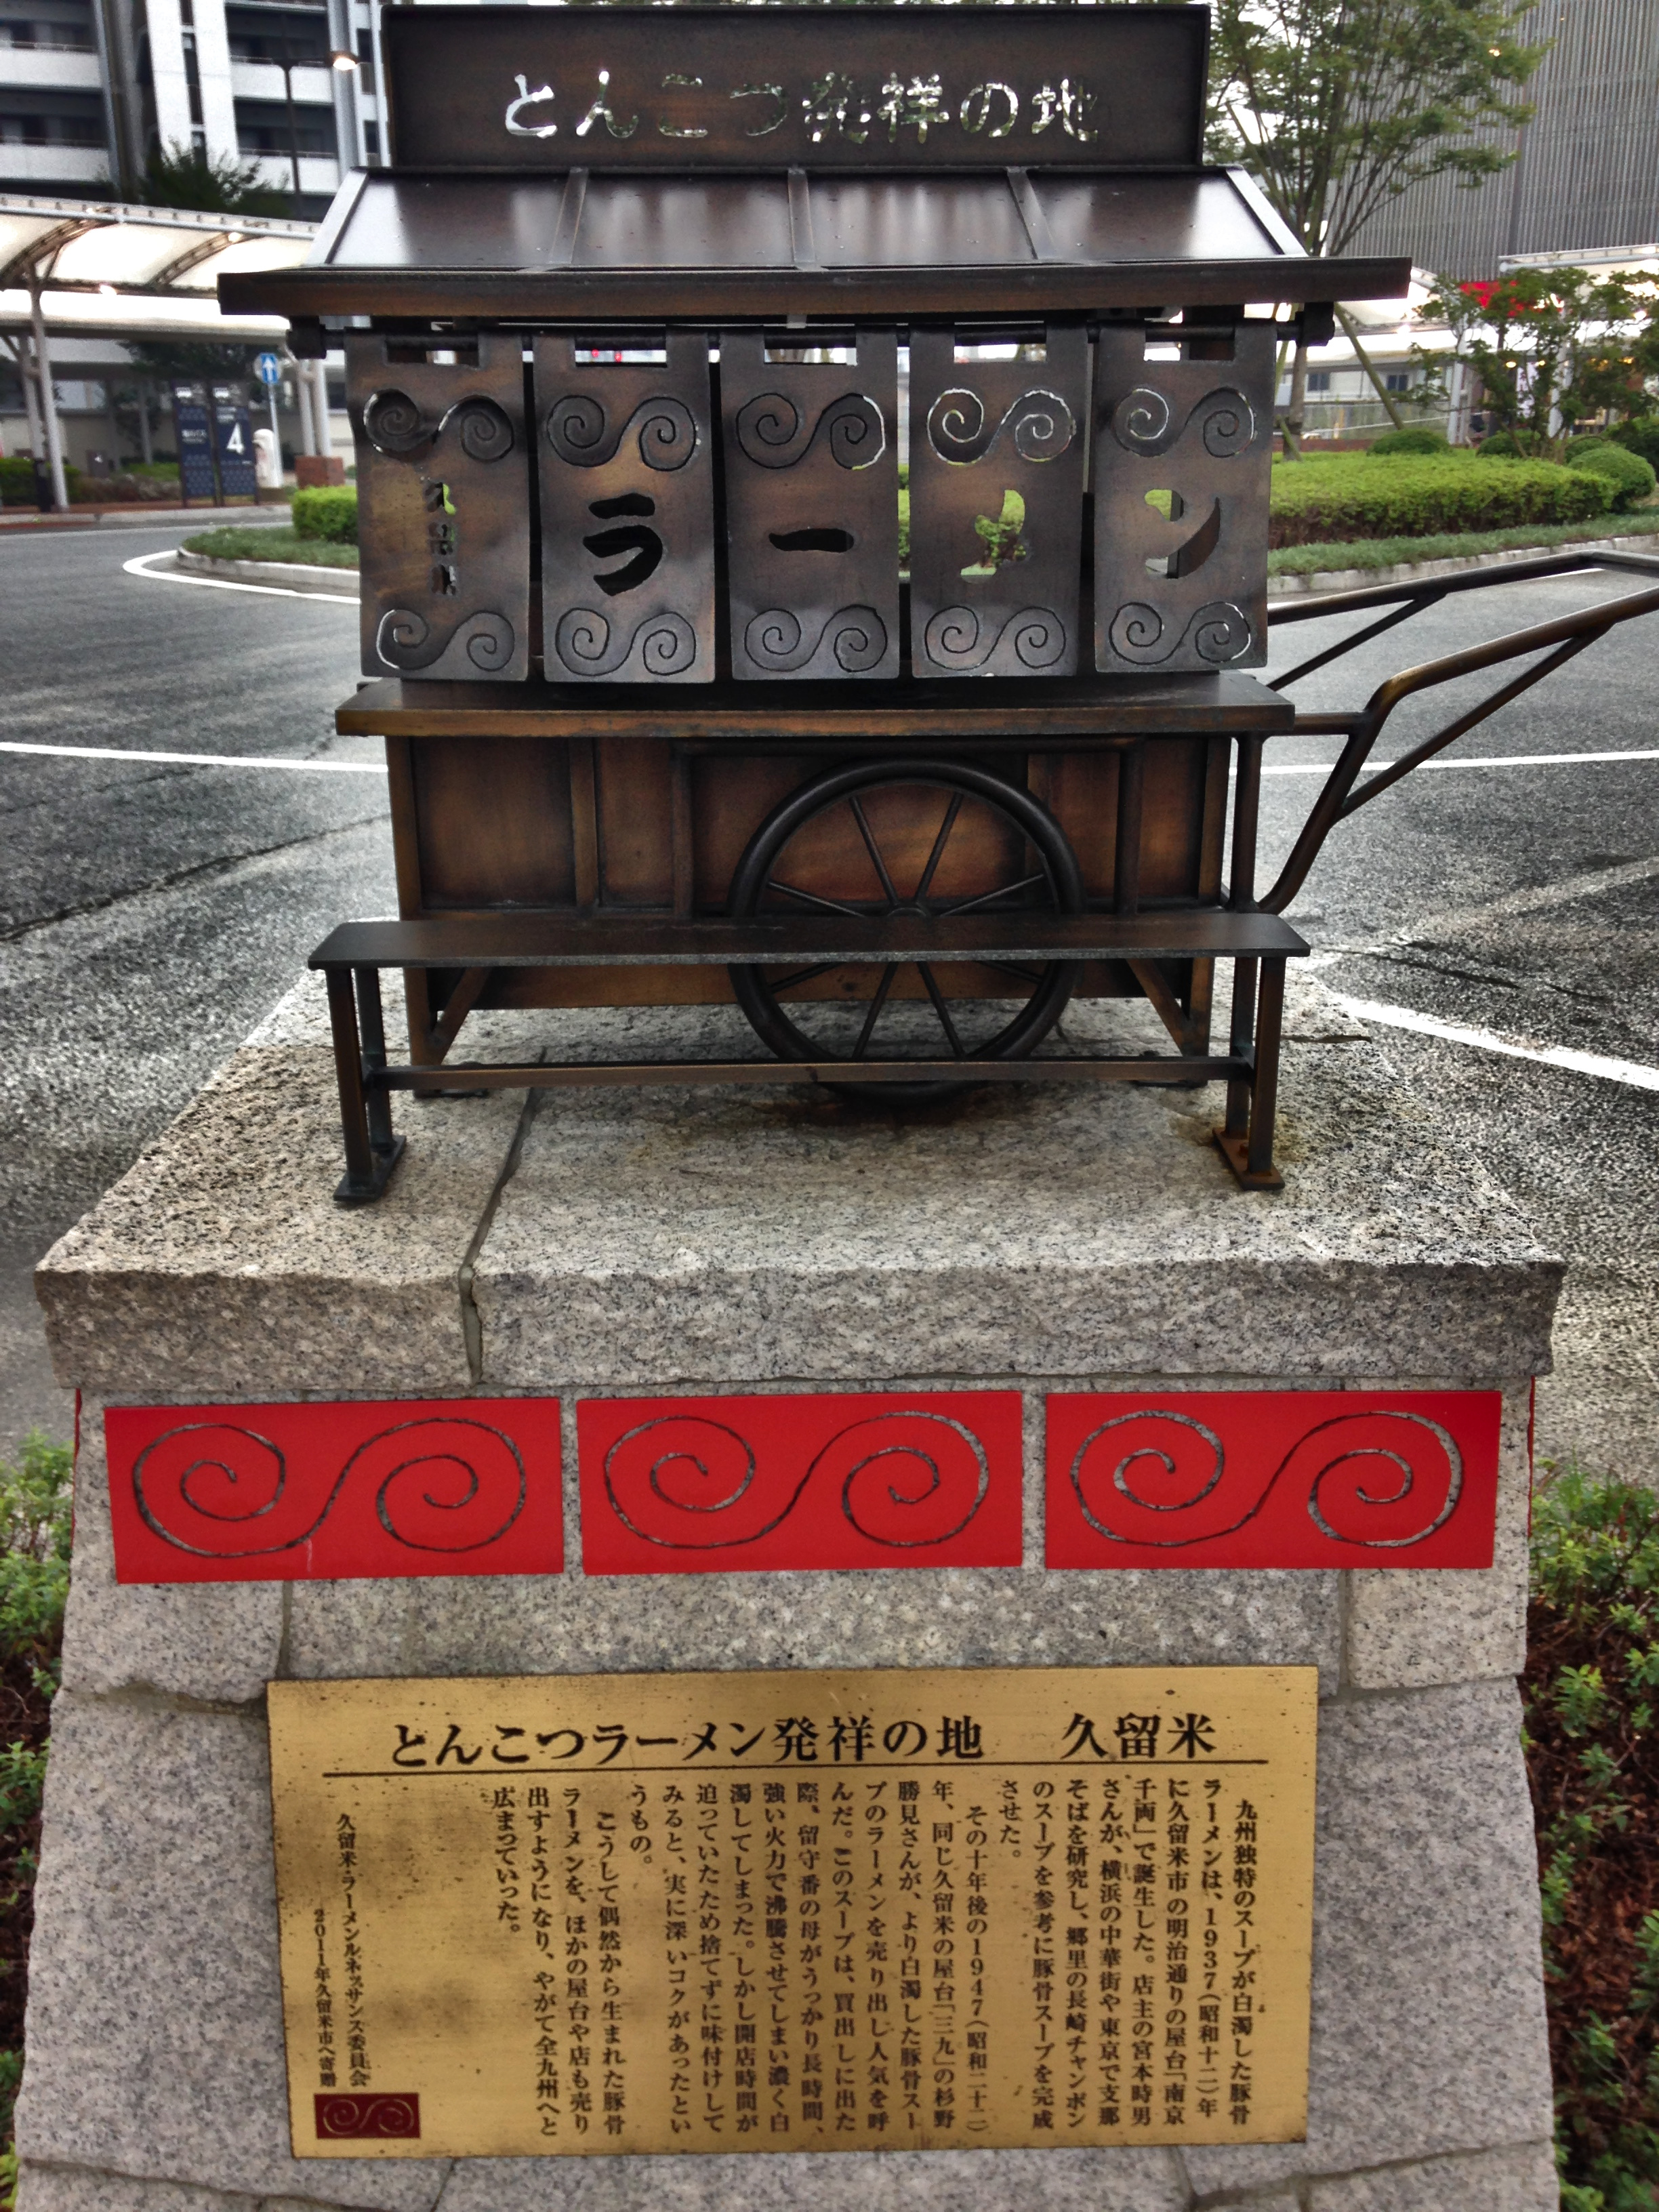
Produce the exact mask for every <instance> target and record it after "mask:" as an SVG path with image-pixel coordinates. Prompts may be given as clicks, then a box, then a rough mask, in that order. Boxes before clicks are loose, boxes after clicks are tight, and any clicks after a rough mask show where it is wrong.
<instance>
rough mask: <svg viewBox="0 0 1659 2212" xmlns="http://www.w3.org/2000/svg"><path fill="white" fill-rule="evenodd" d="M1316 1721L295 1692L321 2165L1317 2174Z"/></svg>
mask: <svg viewBox="0 0 1659 2212" xmlns="http://www.w3.org/2000/svg"><path fill="white" fill-rule="evenodd" d="M1316 1683H1317V1676H1316V1670H1315V1669H1314V1668H1156V1669H1154V1668H1144V1669H1135V1668H1052V1669H1050V1668H1030V1669H1011V1668H948V1669H939V1670H936V1671H931V1672H930V1671H927V1670H919V1669H900V1670H893V1671H890V1672H881V1673H855V1672H836V1673H775V1674H768V1673H753V1674H729V1673H728V1674H623V1675H601V1674H589V1675H554V1676H544V1677H539V1678H532V1677H526V1678H517V1679H512V1678H509V1679H501V1680H449V1681H334V1682H273V1683H272V1684H271V1685H270V1752H271V1782H272V1790H273V1797H274V1806H275V1825H276V1864H277V1887H278V1899H279V1905H280V1911H281V1921H282V1973H283V2010H284V2019H285V2023H286V2031H287V2042H288V2067H289V2097H290V2112H291V2121H292V2129H293V2143H294V2149H295V2155H296V2156H298V2157H301V2158H343V2157H344V2158H351V2157H358V2158H386V2157H417V2158H418V2157H469V2156H474V2157H477V2156H482V2157H520V2156H524V2155H526V2154H568V2153H574V2154H604V2153H616V2152H630V2151H631V2152H647V2153H662V2152H677V2153H681V2152H708V2151H768V2150H771V2151H788V2150H793V2151H800V2150H821V2151H833V2150H870V2149H910V2150H917V2149H924V2150H927V2149H932V2150H937V2149H959V2148H976V2147H977V2148H1009V2147H1019V2146H1024V2147H1054V2146H1062V2147H1063V2146H1070V2147H1073V2148H1079V2147H1085V2146H1097V2145H1102V2144H1110V2143H1127V2142H1139V2143H1218V2142H1290V2141H1295V2140H1297V2139H1299V2138H1300V2137H1301V2136H1303V2135H1304V2132H1305V2123H1306V2100H1307V2063H1308V2002H1309V1978H1310V1942H1311V1923H1312V1896H1313V1820H1314V1747H1315V1733H1316Z"/></svg>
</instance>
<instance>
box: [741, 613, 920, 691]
mask: <svg viewBox="0 0 1659 2212" xmlns="http://www.w3.org/2000/svg"><path fill="white" fill-rule="evenodd" d="M826 641H828V643H829V650H830V652H831V653H832V654H833V655H834V658H835V659H836V665H838V666H839V667H841V668H842V669H844V670H845V671H846V672H847V674H848V675H849V676H860V675H862V674H863V672H864V671H865V670H866V669H867V668H873V667H874V666H875V665H876V663H877V662H878V660H879V659H881V657H882V655H883V654H884V653H885V652H886V650H887V625H886V623H884V622H883V620H882V618H881V617H880V616H879V615H878V613H877V612H876V611H875V609H874V608H873V607H842V608H840V609H838V610H837V611H836V613H834V614H832V615H831V616H830V617H829V620H828V621H827V622H826V623H824V625H823V629H821V630H820V631H819V632H818V634H817V636H816V637H814V638H811V639H810V640H809V639H808V637H807V635H806V633H805V631H804V630H803V629H802V628H801V625H800V617H799V616H798V615H794V614H792V613H791V612H790V611H789V609H788V608H787V607H768V608H767V609H765V610H764V611H763V612H762V613H760V614H757V615H754V616H751V617H750V621H749V624H748V627H747V628H746V629H744V634H743V644H744V652H745V653H747V654H748V655H749V658H750V659H751V660H752V661H753V662H754V663H755V664H756V665H757V667H760V668H765V669H769V670H772V671H775V672H776V673H777V674H779V675H783V676H787V675H790V674H793V671H795V670H796V669H798V668H805V665H806V664H807V662H808V661H809V660H811V659H812V658H813V657H814V655H815V654H816V653H817V652H818V651H819V649H820V648H821V647H823V644H824V643H825V642H826Z"/></svg>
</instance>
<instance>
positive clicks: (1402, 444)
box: [1369, 422, 1451, 460]
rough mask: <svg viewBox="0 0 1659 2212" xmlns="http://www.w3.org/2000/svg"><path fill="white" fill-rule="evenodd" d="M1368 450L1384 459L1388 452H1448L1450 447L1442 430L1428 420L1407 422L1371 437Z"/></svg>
mask: <svg viewBox="0 0 1659 2212" xmlns="http://www.w3.org/2000/svg"><path fill="white" fill-rule="evenodd" d="M1369 450H1370V453H1373V454H1375V455H1376V458H1377V459H1379V460H1386V459H1388V457H1389V454H1390V453H1449V452H1450V451H1451V447H1450V445H1449V442H1448V441H1447V438H1446V434H1445V432H1444V431H1443V430H1437V429H1435V428H1434V427H1433V426H1432V424H1431V423H1428V422H1407V423H1406V424H1404V425H1403V426H1402V427H1401V428H1400V429H1398V430H1385V431H1384V432H1383V435H1382V436H1381V437H1380V438H1373V439H1372V440H1371V442H1370V448H1369Z"/></svg>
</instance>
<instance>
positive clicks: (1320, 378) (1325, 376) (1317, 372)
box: [1308, 368, 1331, 392]
mask: <svg viewBox="0 0 1659 2212" xmlns="http://www.w3.org/2000/svg"><path fill="white" fill-rule="evenodd" d="M1330 388H1331V372H1330V371H1329V369H1328V368H1310V370H1309V372H1308V389H1309V391H1310V392H1328V391H1329V390H1330Z"/></svg>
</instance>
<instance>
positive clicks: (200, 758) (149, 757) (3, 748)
mask: <svg viewBox="0 0 1659 2212" xmlns="http://www.w3.org/2000/svg"><path fill="white" fill-rule="evenodd" d="M0 753H64V754H68V755H69V756H70V757H72V758H74V759H76V760H112V761H179V762H183V763H185V766H186V767H189V768H297V769H309V770H313V771H315V772H317V773H319V774H321V775H385V774H386V763H385V762H384V761H326V760H284V759H283V758H282V757H279V756H278V755H276V754H275V753H140V752H128V751H126V750H124V749H122V748H120V747H118V746H115V745H31V744H23V743H22V742H21V740H19V739H16V738H0Z"/></svg>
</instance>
